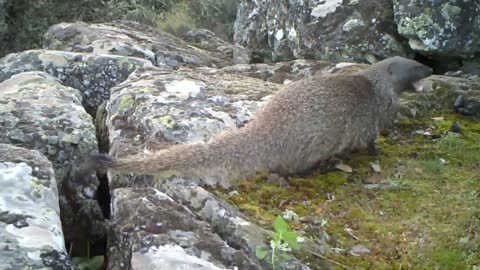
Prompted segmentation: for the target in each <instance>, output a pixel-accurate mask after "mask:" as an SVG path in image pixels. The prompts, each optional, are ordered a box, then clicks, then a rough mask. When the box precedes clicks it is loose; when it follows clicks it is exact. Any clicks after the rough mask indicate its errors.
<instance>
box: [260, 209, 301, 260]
mask: <svg viewBox="0 0 480 270" xmlns="http://www.w3.org/2000/svg"><path fill="white" fill-rule="evenodd" d="M273 228H274V229H275V233H274V234H273V236H272V240H270V247H271V248H272V250H271V252H270V256H269V258H268V259H267V255H269V254H268V252H267V251H266V250H264V249H263V248H261V247H257V249H256V250H255V255H256V256H257V258H258V259H260V260H266V261H267V262H268V263H269V264H271V265H272V267H273V269H275V266H276V265H277V264H278V263H279V262H280V260H289V259H291V258H293V257H292V256H290V255H289V254H287V252H288V251H292V250H295V251H296V250H299V249H300V246H299V243H298V242H299V241H298V235H297V234H296V233H295V232H292V231H289V230H288V224H287V222H285V220H283V218H282V217H281V216H277V218H276V219H275V221H274V223H273Z"/></svg>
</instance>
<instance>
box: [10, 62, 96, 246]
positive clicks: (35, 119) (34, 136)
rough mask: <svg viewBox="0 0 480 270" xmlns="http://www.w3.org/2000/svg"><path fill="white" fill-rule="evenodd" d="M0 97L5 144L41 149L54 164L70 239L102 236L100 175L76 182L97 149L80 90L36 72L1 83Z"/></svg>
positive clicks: (67, 235)
mask: <svg viewBox="0 0 480 270" xmlns="http://www.w3.org/2000/svg"><path fill="white" fill-rule="evenodd" d="M0 100H1V102H2V105H1V106H0V143H7V144H13V145H16V146H21V147H24V148H28V149H35V150H38V151H39V152H40V153H42V154H43V155H45V156H46V157H47V158H48V159H49V160H50V162H51V163H52V165H53V168H54V170H55V178H56V180H57V185H58V190H59V192H60V207H61V211H62V224H63V228H64V233H65V236H66V238H67V241H70V240H72V239H76V240H78V242H81V241H85V240H86V239H88V238H89V237H92V238H91V239H98V238H100V237H101V236H102V235H103V232H104V231H103V230H102V228H103V225H102V221H103V219H104V217H103V214H102V211H101V209H100V207H99V205H98V202H97V201H96V191H97V186H98V180H97V178H96V177H93V176H92V177H91V178H90V179H89V181H86V182H84V183H78V182H75V181H73V179H74V177H75V175H76V172H77V171H78V169H79V168H80V164H81V159H82V158H83V157H85V156H88V155H89V154H90V153H92V152H96V151H97V139H96V136H95V127H94V125H93V122H92V117H91V116H90V115H88V114H87V113H86V112H85V109H84V108H83V107H82V106H81V104H82V98H81V95H80V92H79V91H78V90H76V89H73V88H70V87H66V86H63V85H62V84H61V83H60V80H59V79H57V78H54V77H52V76H50V75H48V74H46V73H43V72H37V71H32V72H23V73H19V74H16V75H14V76H12V77H11V78H10V79H8V80H5V81H3V82H2V83H0ZM89 233H91V235H89Z"/></svg>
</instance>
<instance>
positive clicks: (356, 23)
mask: <svg viewBox="0 0 480 270" xmlns="http://www.w3.org/2000/svg"><path fill="white" fill-rule="evenodd" d="M362 26H365V24H364V23H363V21H362V20H359V19H356V18H354V19H350V20H348V21H346V22H345V24H344V25H343V27H342V29H343V31H345V32H348V31H350V30H352V29H355V28H357V27H362Z"/></svg>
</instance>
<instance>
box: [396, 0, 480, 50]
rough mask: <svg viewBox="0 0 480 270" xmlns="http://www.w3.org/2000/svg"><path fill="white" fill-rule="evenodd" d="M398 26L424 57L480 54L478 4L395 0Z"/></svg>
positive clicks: (411, 45)
mask: <svg viewBox="0 0 480 270" xmlns="http://www.w3.org/2000/svg"><path fill="white" fill-rule="evenodd" d="M393 8H394V13H395V23H396V24H397V25H398V32H399V33H400V35H402V36H403V37H405V38H407V39H408V44H409V45H410V47H411V48H412V49H413V50H415V51H417V52H421V53H424V54H430V55H432V54H433V55H447V56H452V57H468V56H471V55H473V54H475V53H478V52H480V36H479V35H478V32H479V31H480V17H479V16H478V12H479V10H480V3H479V2H478V1H423V0H413V1H412V0H394V1H393Z"/></svg>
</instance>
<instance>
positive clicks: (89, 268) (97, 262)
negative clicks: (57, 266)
mask: <svg viewBox="0 0 480 270" xmlns="http://www.w3.org/2000/svg"><path fill="white" fill-rule="evenodd" d="M103 259H104V258H103V256H95V257H92V258H86V257H74V258H72V262H73V263H74V264H75V265H76V268H77V269H79V270H98V269H101V267H102V265H103Z"/></svg>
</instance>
